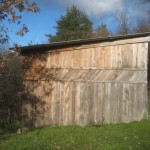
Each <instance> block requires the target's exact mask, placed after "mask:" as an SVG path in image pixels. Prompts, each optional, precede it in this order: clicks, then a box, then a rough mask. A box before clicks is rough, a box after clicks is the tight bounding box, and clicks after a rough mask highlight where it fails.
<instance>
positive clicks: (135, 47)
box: [132, 43, 138, 68]
mask: <svg viewBox="0 0 150 150" xmlns="http://www.w3.org/2000/svg"><path fill="white" fill-rule="evenodd" d="M132 50H133V58H132V68H137V66H138V64H137V52H138V51H137V43H136V44H132Z"/></svg>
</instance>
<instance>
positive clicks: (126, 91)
mask: <svg viewBox="0 0 150 150" xmlns="http://www.w3.org/2000/svg"><path fill="white" fill-rule="evenodd" d="M128 103H129V84H128V83H123V103H122V104H123V107H122V108H123V113H122V121H123V122H129V121H128V109H129V108H128V106H129V105H128Z"/></svg>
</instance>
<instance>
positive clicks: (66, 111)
mask: <svg viewBox="0 0 150 150" xmlns="http://www.w3.org/2000/svg"><path fill="white" fill-rule="evenodd" d="M64 91H65V92H64V102H65V103H64V105H63V107H64V125H67V124H68V122H69V82H65V84H64Z"/></svg>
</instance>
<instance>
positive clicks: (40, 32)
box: [4, 0, 145, 47]
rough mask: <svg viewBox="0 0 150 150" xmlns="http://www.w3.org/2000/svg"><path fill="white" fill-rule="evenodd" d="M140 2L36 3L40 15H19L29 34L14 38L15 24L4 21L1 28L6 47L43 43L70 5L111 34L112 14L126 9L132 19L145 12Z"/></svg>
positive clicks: (63, 0) (42, 0)
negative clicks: (5, 34)
mask: <svg viewBox="0 0 150 150" xmlns="http://www.w3.org/2000/svg"><path fill="white" fill-rule="evenodd" d="M139 1H140V0H132V1H131V0H92V1H91V0H36V3H37V4H38V6H39V7H40V12H39V13H37V14H34V13H22V20H21V23H22V24H26V25H27V27H28V29H29V32H28V33H27V34H26V35H25V36H23V37H20V36H17V35H16V34H15V32H16V31H17V30H18V29H19V28H20V26H18V25H16V24H10V23H8V22H6V23H5V24H4V25H5V27H8V28H9V32H8V34H9V36H10V40H9V47H12V46H13V44H14V43H18V44H19V45H21V46H26V45H28V44H33V45H34V44H45V43H47V42H48V40H47V37H46V36H45V34H52V35H55V33H56V28H55V26H56V20H58V19H59V18H60V17H61V16H62V15H65V12H66V9H67V8H70V7H71V6H72V5H73V4H74V5H76V6H77V7H78V8H79V9H80V10H81V11H84V12H85V13H86V14H87V15H88V17H89V19H90V20H91V21H92V22H93V27H94V28H96V27H97V26H98V25H100V24H101V23H104V24H106V25H107V27H108V28H109V29H111V30H113V31H115V21H116V20H115V15H116V14H117V12H118V11H120V10H123V9H124V8H125V6H126V7H127V8H128V11H129V14H130V15H132V16H135V17H136V16H142V15H144V12H145V5H143V4H139Z"/></svg>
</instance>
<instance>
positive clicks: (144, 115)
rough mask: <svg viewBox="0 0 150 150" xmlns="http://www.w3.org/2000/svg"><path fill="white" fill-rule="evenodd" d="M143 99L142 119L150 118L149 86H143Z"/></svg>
mask: <svg viewBox="0 0 150 150" xmlns="http://www.w3.org/2000/svg"><path fill="white" fill-rule="evenodd" d="M141 86H142V91H141V95H142V99H141V119H145V118H148V94H147V84H142V85H141Z"/></svg>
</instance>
